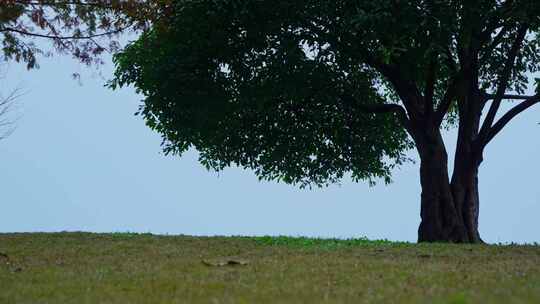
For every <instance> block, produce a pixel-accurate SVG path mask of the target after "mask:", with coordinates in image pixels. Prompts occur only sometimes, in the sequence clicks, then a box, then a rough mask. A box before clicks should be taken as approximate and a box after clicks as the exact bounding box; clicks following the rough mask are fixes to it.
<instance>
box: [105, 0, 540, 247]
mask: <svg viewBox="0 0 540 304" xmlns="http://www.w3.org/2000/svg"><path fill="white" fill-rule="evenodd" d="M172 11H173V13H172V14H171V15H170V16H168V17H167V18H166V19H164V20H162V21H163V22H162V23H160V24H159V25H158V24H156V25H155V26H154V27H153V28H151V29H149V30H147V31H145V32H144V34H143V35H142V36H141V37H140V39H138V40H137V41H136V42H134V43H132V44H131V45H129V46H128V47H127V48H126V49H125V50H124V51H123V52H121V53H120V54H118V55H117V56H116V57H115V62H116V65H117V70H116V74H115V76H116V77H115V79H114V80H113V81H112V83H111V86H112V87H113V88H116V87H118V86H123V85H134V86H135V87H136V89H137V90H138V91H139V92H140V93H142V94H143V95H144V102H143V104H142V105H141V109H140V110H141V111H140V113H141V115H142V116H143V117H144V119H145V120H146V123H147V125H148V126H149V127H151V128H152V129H154V130H156V131H157V132H159V133H161V135H162V136H163V146H164V151H165V152H166V153H171V154H182V152H185V151H186V150H188V149H189V148H190V147H193V148H195V149H197V150H198V151H199V152H200V162H201V163H202V164H203V165H205V166H206V167H208V168H211V169H215V170H220V169H223V168H225V167H227V166H230V165H237V166H240V167H244V168H249V169H253V170H254V171H255V172H256V174H257V175H258V176H259V177H260V178H261V179H268V180H280V181H284V182H287V183H292V184H299V185H300V186H309V185H327V184H329V183H332V182H335V181H337V180H339V179H341V178H342V177H343V176H344V175H345V174H350V176H352V179H353V180H355V181H358V180H367V181H369V182H374V181H376V180H377V179H380V178H383V179H384V180H385V181H389V178H390V173H391V170H392V169H393V168H394V167H395V166H397V165H400V164H402V163H403V162H404V161H406V160H407V158H406V155H405V153H406V151H407V150H408V149H409V148H411V147H415V148H416V150H417V151H418V155H419V158H420V177H421V180H420V182H421V186H422V194H421V218H422V221H421V224H420V228H419V230H418V240H419V241H428V242H432V241H450V242H481V241H482V240H481V238H480V235H479V233H478V212H479V196H478V168H479V166H480V164H481V162H482V159H483V154H484V150H485V148H486V146H487V145H488V144H489V143H490V142H491V141H492V139H493V138H494V137H495V136H496V135H498V134H499V133H500V132H501V130H503V128H504V127H505V126H506V125H507V124H508V123H509V122H510V121H511V120H512V119H513V118H514V117H516V116H517V115H518V114H519V113H521V112H523V111H525V110H527V109H528V108H530V107H531V106H533V105H535V104H536V103H538V102H539V101H540V97H539V95H538V83H536V94H535V95H530V96H528V95H525V93H526V92H527V90H528V88H532V87H533V86H535V85H534V84H531V83H529V82H530V77H529V76H530V75H532V73H535V72H537V71H538V70H539V69H540V52H539V43H540V36H539V35H538V33H539V25H540V17H539V16H540V2H539V1H537V0H505V1H501V0H479V1H469V0H461V1H459V0H453V1H451V0H431V1H429V0H401V1H400V0H379V1H371V0H366V1H360V0H355V1H352V0H329V1H320V0H298V1H276V0H261V1H247V0H246V1H239V0H230V1H227V0H221V1H213V0H212V1H211V0H200V1H176V2H175V5H174V7H173V8H172ZM512 101H514V102H517V103H516V104H514V105H513V107H512V108H511V109H510V110H509V111H507V112H505V113H499V112H501V111H500V108H501V104H502V103H503V102H512ZM454 125H455V126H457V128H458V138H457V148H456V151H455V161H454V164H455V165H454V169H453V172H452V175H451V177H450V176H449V170H448V154H447V151H446V148H445V144H444V142H443V137H442V135H441V132H442V130H445V129H446V128H447V127H448V126H454Z"/></svg>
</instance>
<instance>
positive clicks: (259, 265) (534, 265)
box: [0, 233, 540, 304]
mask: <svg viewBox="0 0 540 304" xmlns="http://www.w3.org/2000/svg"><path fill="white" fill-rule="evenodd" d="M0 252H1V253H0V303H2V304H3V303H454V304H461V303H505V304H506V303H540V246H485V245H445V244H421V245H417V244H407V243H392V242H387V241H368V240H365V239H356V240H320V239H309V238H286V237H276V238H273V237H258V238H251V237H189V236H156V235H150V234H129V233H115V234H90V233H56V234H0ZM229 261H231V263H233V262H236V263H240V264H236V265H235V264H232V265H224V266H214V265H221V264H226V263H227V262H229ZM243 263H247V265H242V264H243Z"/></svg>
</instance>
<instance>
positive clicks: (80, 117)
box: [0, 57, 540, 243]
mask: <svg viewBox="0 0 540 304" xmlns="http://www.w3.org/2000/svg"><path fill="white" fill-rule="evenodd" d="M3 68H4V71H3V72H4V74H6V75H7V77H6V79H2V80H0V92H2V93H3V94H6V93H7V92H9V90H10V89H13V88H14V87H20V88H21V89H22V90H23V91H25V92H26V94H25V95H24V96H22V97H21V98H19V99H18V106H19V109H18V114H19V115H20V116H21V117H20V119H19V120H18V122H17V129H16V131H15V132H14V133H13V134H12V135H11V136H10V137H9V138H7V139H5V140H3V141H0V189H2V191H1V192H0V202H1V205H2V212H1V213H0V232H31V231H64V230H67V231H75V230H77V231H79V230H83V231H93V232H127V231H129V232H151V233H159V234H192V235H292V236H299V235H303V236H320V237H363V236H366V237H369V238H372V239H383V238H384V239H390V240H402V241H416V233H417V227H418V224H419V221H420V216H419V209H420V184H419V178H418V164H408V165H406V166H404V167H402V168H401V169H398V170H396V171H395V173H394V183H393V184H391V185H390V186H385V185H384V184H380V185H378V186H376V187H372V188H370V187H368V186H367V185H366V184H355V183H351V182H349V181H347V180H346V181H344V182H343V183H342V185H341V186H338V185H335V186H331V187H329V188H325V189H315V190H300V189H297V188H294V187H293V186H289V185H284V184H276V183H272V182H259V181H258V180H257V178H256V177H255V176H254V175H253V173H252V172H249V171H243V170H240V169H228V170H226V171H224V172H222V173H220V174H219V175H218V174H215V173H212V172H208V171H206V170H205V169H204V168H203V167H202V166H200V165H199V164H198V162H197V159H196V153H195V152H191V153H188V154H186V155H185V156H184V157H182V158H178V157H166V156H164V155H163V154H161V152H160V151H161V150H160V138H159V136H158V135H157V134H154V133H153V132H152V131H150V130H149V129H148V128H147V127H146V126H145V125H144V122H143V121H142V119H141V118H140V117H135V116H133V113H134V112H135V111H136V110H137V105H138V104H139V102H140V99H141V96H137V95H136V94H135V93H134V90H133V89H122V90H121V91H116V92H113V91H111V90H109V89H107V88H105V87H104V86H103V85H104V83H105V81H106V79H108V78H110V77H111V71H112V65H111V64H110V63H109V64H107V65H106V66H104V67H102V68H101V70H102V71H103V72H102V73H103V78H102V77H100V76H98V75H93V73H92V71H91V70H88V69H86V68H85V67H81V66H80V65H79V64H77V63H76V62H74V61H72V60H70V59H69V58H65V57H63V58H62V57H57V58H53V59H43V60H42V61H41V69H39V70H36V71H30V72H28V71H26V70H25V69H24V67H23V66H21V65H17V64H14V63H11V64H9V65H8V66H6V67H3ZM5 68H7V70H5ZM73 72H80V73H81V74H82V81H83V84H82V85H79V84H78V83H77V82H76V81H74V80H72V79H71V77H70V75H71V74H72V73H73ZM538 122H540V106H536V107H535V108H533V109H531V110H529V111H528V112H526V113H524V114H522V115H521V116H520V117H518V119H517V120H515V121H514V122H513V123H511V124H510V126H509V127H508V128H507V129H506V130H505V131H503V133H502V134H501V135H500V136H499V137H498V138H497V139H496V140H495V141H494V142H493V143H492V144H491V146H490V147H489V148H488V149H487V151H486V154H485V161H484V163H483V164H482V167H481V171H480V196H481V212H480V232H481V234H482V236H483V238H484V239H485V240H486V241H488V242H520V243H523V242H528V243H532V242H540V221H539V220H538V216H539V215H540V184H539V183H538V174H539V173H540V163H539V157H540V125H538ZM453 141H454V138H453V137H452V136H451V134H450V135H449V136H448V137H447V142H448V146H449V150H452V149H453V146H454V144H453ZM411 156H413V157H414V158H415V159H417V157H416V152H415V151H411Z"/></svg>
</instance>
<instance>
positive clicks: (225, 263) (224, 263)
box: [202, 258, 249, 267]
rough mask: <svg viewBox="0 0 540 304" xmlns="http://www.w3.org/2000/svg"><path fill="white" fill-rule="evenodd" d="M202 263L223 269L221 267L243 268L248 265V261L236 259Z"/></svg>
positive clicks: (211, 260) (220, 259) (210, 260)
mask: <svg viewBox="0 0 540 304" xmlns="http://www.w3.org/2000/svg"><path fill="white" fill-rule="evenodd" d="M202 263H203V264H204V265H206V266H211V267H223V266H245V265H248V264H249V261H247V260H244V259H238V258H217V259H209V260H202Z"/></svg>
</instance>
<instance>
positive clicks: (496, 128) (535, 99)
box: [482, 95, 540, 147]
mask: <svg viewBox="0 0 540 304" xmlns="http://www.w3.org/2000/svg"><path fill="white" fill-rule="evenodd" d="M539 102H540V95H534V96H529V97H528V98H527V99H525V101H522V102H521V103H520V104H518V105H516V106H515V107H513V108H512V109H510V110H509V111H508V112H506V114H504V115H503V116H502V117H501V118H500V119H499V120H498V121H497V123H495V124H494V125H493V127H492V128H491V129H490V130H489V132H488V134H487V136H486V138H485V139H484V140H483V142H482V146H483V147H485V146H486V145H487V144H488V143H489V142H490V141H491V140H492V139H493V138H494V137H495V136H496V135H497V134H499V132H501V130H502V129H503V128H504V127H505V126H506V125H507V124H508V123H509V122H510V121H511V120H512V119H513V118H514V117H516V116H517V115H518V114H519V113H521V112H523V111H525V110H527V109H528V108H530V107H532V106H533V105H535V104H537V103H539Z"/></svg>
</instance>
